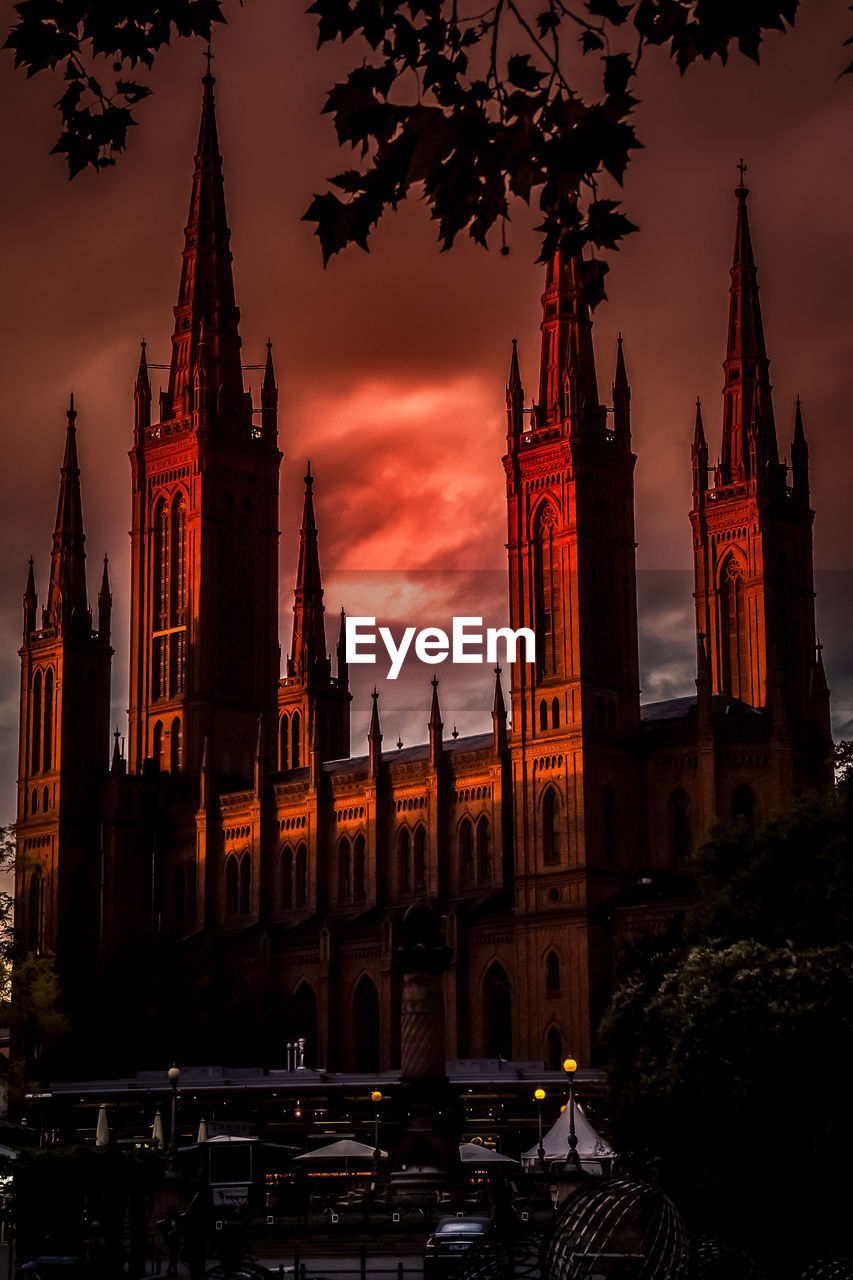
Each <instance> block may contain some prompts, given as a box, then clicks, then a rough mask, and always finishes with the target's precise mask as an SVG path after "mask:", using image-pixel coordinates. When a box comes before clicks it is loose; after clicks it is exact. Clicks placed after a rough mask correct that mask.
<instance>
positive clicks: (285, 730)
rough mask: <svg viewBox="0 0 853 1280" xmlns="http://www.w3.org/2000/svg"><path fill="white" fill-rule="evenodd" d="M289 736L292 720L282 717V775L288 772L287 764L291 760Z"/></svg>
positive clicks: (280, 759)
mask: <svg viewBox="0 0 853 1280" xmlns="http://www.w3.org/2000/svg"><path fill="white" fill-rule="evenodd" d="M289 736H290V718H289V717H288V716H282V717H281V720H280V721H279V725H278V767H279V769H280V770H281V772H282V773H285V772H286V770H287V768H288V763H287V762H288V760H289V758H290V752H289V750H288V748H289V746H290V742H289Z"/></svg>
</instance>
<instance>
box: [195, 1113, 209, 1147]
mask: <svg viewBox="0 0 853 1280" xmlns="http://www.w3.org/2000/svg"><path fill="white" fill-rule="evenodd" d="M196 1142H207V1121H206V1120H204V1119H202V1120H200V1121H199V1123H198V1137H197V1138H196Z"/></svg>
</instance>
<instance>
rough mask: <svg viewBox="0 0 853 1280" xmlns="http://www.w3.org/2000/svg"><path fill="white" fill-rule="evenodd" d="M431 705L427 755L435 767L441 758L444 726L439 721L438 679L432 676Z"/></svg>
mask: <svg viewBox="0 0 853 1280" xmlns="http://www.w3.org/2000/svg"><path fill="white" fill-rule="evenodd" d="M431 684H432V703H431V705H430V711H429V754H430V759H431V761H432V763H433V765H437V764H438V761H439V759H440V758H441V751H442V745H443V738H442V730H443V729H444V725H443V723H442V720H441V707H440V706H439V703H438V677H437V676H433V678H432V681H431Z"/></svg>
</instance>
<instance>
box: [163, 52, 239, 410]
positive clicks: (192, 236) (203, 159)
mask: <svg viewBox="0 0 853 1280" xmlns="http://www.w3.org/2000/svg"><path fill="white" fill-rule="evenodd" d="M202 84H203V86H204V93H203V100H202V111H201V125H200V127H199V135H198V147H197V149H196V154H195V167H194V172H193V183H192V195H191V197H190V210H189V217H188V220H187V226H186V231H185V240H184V252H183V269H182V272H181V283H180V288H179V291H178V303H177V306H176V307H175V330H174V334H173V336H172V361H171V366H170V370H169V386H168V391H167V392H166V396H165V399H164V407H165V411H166V412H167V413H169V414H171V415H172V416H175V417H177V416H180V415H182V414H186V413H188V412H189V409H190V398H191V392H192V384H193V380H194V377H195V374H196V365H197V349H198V345H199V341H200V336H201V323H202V318H204V319H205V324H206V329H207V348H208V350H207V368H206V373H205V380H206V384H207V386H208V387H209V388H211V389H213V390H215V391H216V392H217V394H219V392H220V391H221V406H222V410H223V412H224V413H225V414H226V415H228V416H230V417H231V418H232V419H237V420H238V422H240V421H241V419H242V418H243V417H244V416H245V414H246V412H247V409H250V406H248V405H247V403H246V400H245V396H244V392H243V373H242V368H241V363H240V336H239V331H238V325H239V319H240V313H239V311H238V309H237V306H236V304H235V300H234V281H233V277H232V273H231V250H230V241H231V232H230V230H229V228H228V222H227V218H226V213H225V191H224V186H223V182H222V156H221V154H220V151H219V140H218V137H217V132H216V109H215V104H214V98H213V86H214V78H213V76H212V75H211V74H210V72H209V70H208V74H207V75H205V76H204V77H203V79H202ZM243 425H247V424H245V423H244V424H243Z"/></svg>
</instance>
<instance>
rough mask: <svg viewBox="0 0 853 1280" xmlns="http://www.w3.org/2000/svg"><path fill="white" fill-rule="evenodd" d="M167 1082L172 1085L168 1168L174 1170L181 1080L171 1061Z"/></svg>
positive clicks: (176, 1152)
mask: <svg viewBox="0 0 853 1280" xmlns="http://www.w3.org/2000/svg"><path fill="white" fill-rule="evenodd" d="M168 1076H169V1084H170V1085H171V1086H172V1128H171V1132H170V1133H169V1169H170V1171H171V1172H172V1173H174V1171H175V1165H176V1163H177V1159H178V1085H179V1084H180V1082H181V1068H180V1067H179V1066H178V1065H177V1064H176V1063H174V1062H173V1063H172V1065H171V1067H169V1071H168Z"/></svg>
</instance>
